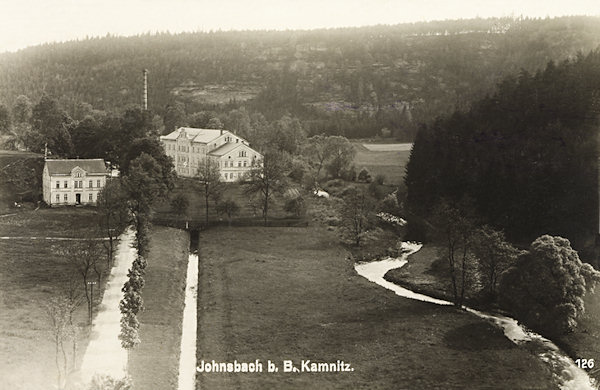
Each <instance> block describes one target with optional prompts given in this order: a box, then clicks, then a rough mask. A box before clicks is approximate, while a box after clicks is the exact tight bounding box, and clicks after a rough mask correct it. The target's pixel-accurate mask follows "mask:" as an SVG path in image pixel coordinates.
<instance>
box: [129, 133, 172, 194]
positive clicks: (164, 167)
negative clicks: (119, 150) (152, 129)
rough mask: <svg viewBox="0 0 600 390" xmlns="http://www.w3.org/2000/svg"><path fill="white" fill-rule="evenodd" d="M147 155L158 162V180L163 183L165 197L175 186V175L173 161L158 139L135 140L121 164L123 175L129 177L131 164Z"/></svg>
mask: <svg viewBox="0 0 600 390" xmlns="http://www.w3.org/2000/svg"><path fill="white" fill-rule="evenodd" d="M144 153H145V154H147V155H149V156H150V157H152V158H153V159H154V161H156V163H157V164H158V166H159V169H160V174H159V175H158V176H157V178H160V180H161V181H162V186H161V188H162V190H161V191H163V192H161V195H165V193H166V192H167V191H170V190H172V189H173V187H174V186H175V173H174V172H173V168H174V167H173V160H172V159H171V157H169V156H167V154H166V153H165V150H164V148H163V146H162V144H161V143H160V141H159V140H158V139H157V138H152V137H144V138H137V139H135V140H133V141H132V142H131V144H130V146H129V147H128V148H127V152H126V153H125V155H124V156H123V158H122V159H121V162H120V168H121V173H122V174H123V175H127V173H128V172H129V168H130V166H131V163H132V162H133V161H134V160H135V159H136V158H138V157H140V156H141V155H142V154H144Z"/></svg>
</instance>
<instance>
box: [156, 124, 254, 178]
mask: <svg viewBox="0 0 600 390" xmlns="http://www.w3.org/2000/svg"><path fill="white" fill-rule="evenodd" d="M160 141H161V142H162V144H163V147H164V148H165V152H166V154H167V156H171V157H172V158H173V163H174V165H175V171H176V172H177V175H178V176H183V177H194V176H196V175H197V174H198V167H199V166H200V165H201V164H202V162H203V160H204V159H206V158H211V159H213V160H214V161H215V162H217V164H218V167H219V170H220V171H221V177H222V180H223V181H229V182H231V181H236V180H238V179H240V178H242V177H244V175H245V174H246V172H248V171H249V170H250V168H251V167H252V164H253V162H255V161H260V160H262V157H263V156H262V155H261V154H260V153H258V152H257V151H256V150H254V149H252V148H251V147H250V145H249V144H248V141H246V140H245V139H243V138H241V137H238V136H237V135H235V134H233V133H231V132H229V131H227V130H214V129H195V128H191V127H180V128H178V129H177V130H175V131H173V132H171V133H169V134H167V135H163V136H161V137H160Z"/></svg>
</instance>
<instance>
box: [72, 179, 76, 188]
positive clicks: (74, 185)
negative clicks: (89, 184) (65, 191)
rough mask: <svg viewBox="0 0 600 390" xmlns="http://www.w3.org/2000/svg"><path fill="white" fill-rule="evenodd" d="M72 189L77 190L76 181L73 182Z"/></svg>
mask: <svg viewBox="0 0 600 390" xmlns="http://www.w3.org/2000/svg"><path fill="white" fill-rule="evenodd" d="M73 188H77V180H75V181H74V182H73Z"/></svg>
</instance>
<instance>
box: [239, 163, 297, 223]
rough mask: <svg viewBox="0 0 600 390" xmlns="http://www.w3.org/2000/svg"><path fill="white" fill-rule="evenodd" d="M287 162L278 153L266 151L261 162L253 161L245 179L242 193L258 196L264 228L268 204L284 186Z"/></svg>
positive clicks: (266, 221)
mask: <svg viewBox="0 0 600 390" xmlns="http://www.w3.org/2000/svg"><path fill="white" fill-rule="evenodd" d="M288 163H289V160H288V158H287V155H286V154H284V153H281V152H279V151H268V152H266V153H265V155H264V157H263V159H262V160H261V161H254V162H253V165H252V168H251V169H250V171H248V175H247V177H246V183H245V189H244V193H245V194H246V195H251V196H252V195H258V196H259V198H260V200H261V204H262V214H263V219H264V223H265V226H267V223H268V218H269V217H268V214H269V204H270V202H271V200H272V199H273V196H274V195H275V194H276V193H280V192H281V191H282V190H283V189H284V188H285V186H286V175H285V173H286V170H287V168H288Z"/></svg>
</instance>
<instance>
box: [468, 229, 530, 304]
mask: <svg viewBox="0 0 600 390" xmlns="http://www.w3.org/2000/svg"><path fill="white" fill-rule="evenodd" d="M472 241H473V244H472V251H473V254H474V255H475V257H476V258H477V268H478V270H479V273H480V275H481V279H482V280H481V282H482V284H483V287H484V290H485V291H486V292H487V294H489V296H490V298H495V296H496V293H497V289H496V286H497V283H498V278H499V277H500V275H501V274H502V273H503V272H504V271H506V270H507V269H508V268H509V267H510V266H512V265H513V264H514V262H515V261H516V259H517V257H518V255H519V250H518V249H516V248H515V247H514V246H512V245H511V244H510V243H509V242H507V241H506V238H505V237H504V233H502V232H500V231H497V230H494V229H493V228H491V227H489V226H484V227H482V228H479V229H477V230H476V231H475V234H474V236H473V240H472Z"/></svg>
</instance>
